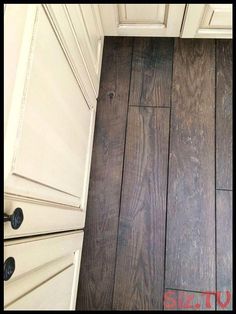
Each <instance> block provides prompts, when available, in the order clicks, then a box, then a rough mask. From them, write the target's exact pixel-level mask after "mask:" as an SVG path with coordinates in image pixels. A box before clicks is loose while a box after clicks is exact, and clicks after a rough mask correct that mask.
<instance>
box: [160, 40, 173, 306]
mask: <svg viewBox="0 0 236 314" xmlns="http://www.w3.org/2000/svg"><path fill="white" fill-rule="evenodd" d="M174 47H175V39H174V40H173V42H172V68H171V77H172V78H171V88H170V107H168V108H169V109H170V111H169V138H168V152H167V153H168V160H167V177H166V216H165V244H164V274H163V301H162V302H163V304H162V309H163V310H164V292H165V280H166V242H167V209H168V194H169V164H170V132H171V109H172V87H173V70H174V52H175V50H174Z"/></svg>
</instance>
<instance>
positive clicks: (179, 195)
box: [165, 39, 215, 291]
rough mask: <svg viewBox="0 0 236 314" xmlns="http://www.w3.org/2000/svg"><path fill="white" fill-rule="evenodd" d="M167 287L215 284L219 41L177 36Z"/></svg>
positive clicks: (195, 288) (198, 288)
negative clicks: (216, 42)
mask: <svg viewBox="0 0 236 314" xmlns="http://www.w3.org/2000/svg"><path fill="white" fill-rule="evenodd" d="M172 89H173V92H172V111H171V131H170V134H171V136H170V161H169V163H170V164H169V181H168V182H169V187H168V207H167V244H166V272H165V273H166V274H165V276H166V284H165V287H166V288H174V289H183V290H193V291H205V290H211V291H212V290H215V145H214V143H215V103H214V101H215V97H214V94H215V41H214V40H206V39H203V40H200V39H197V40H196V39H193V40H192V39H186V40H183V39H176V41H175V51H174V64H173V87H172Z"/></svg>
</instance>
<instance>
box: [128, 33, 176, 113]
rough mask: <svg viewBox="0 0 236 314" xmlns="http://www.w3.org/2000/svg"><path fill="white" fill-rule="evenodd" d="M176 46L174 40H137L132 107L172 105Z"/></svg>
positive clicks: (133, 64)
mask: <svg viewBox="0 0 236 314" xmlns="http://www.w3.org/2000/svg"><path fill="white" fill-rule="evenodd" d="M173 47H174V40H173V38H152V37H151V38H142V37H140V38H135V39H134V53H133V62H132V76H131V85H130V102H129V104H130V105H131V106H132V105H133V106H154V107H156V106H165V107H169V106H170V95H171V81H172V58H173Z"/></svg>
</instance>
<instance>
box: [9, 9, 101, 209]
mask: <svg viewBox="0 0 236 314" xmlns="http://www.w3.org/2000/svg"><path fill="white" fill-rule="evenodd" d="M45 34H47V36H45ZM58 64H60V67H58ZM49 69H50V71H48V70H49ZM75 100H76V102H75ZM94 100H95V103H96V99H95V96H94ZM5 108H6V109H7V111H9V115H8V123H7V126H6V134H5V154H4V161H5V169H4V170H5V172H4V175H5V178H4V179H5V192H6V193H7V194H9V195H16V196H18V195H21V196H24V197H31V198H32V199H35V200H42V201H46V202H47V201H48V202H52V203H53V204H55V203H58V204H65V205H70V206H72V207H78V208H79V207H80V208H81V207H83V205H82V204H85V203H86V200H84V197H85V195H86V188H85V187H87V185H88V184H87V181H88V173H89V168H90V159H91V156H90V155H91V151H92V149H91V148H92V143H91V142H92V137H93V130H94V115H95V111H94V110H95V108H96V106H95V108H94V109H93V110H91V109H89V107H88V106H87V103H86V100H85V98H84V96H83V94H82V92H81V90H80V85H79V82H78V81H77V80H76V77H75V75H74V72H73V68H72V66H71V64H70V62H69V59H68V58H67V57H66V55H65V51H64V49H63V46H62V45H61V43H60V41H59V40H58V36H57V34H56V33H55V29H54V28H53V26H52V25H51V22H50V20H49V19H48V16H47V14H46V12H45V11H44V7H42V6H41V5H29V6H28V7H27V18H26V22H25V28H24V35H23V40H22V45H21V48H20V57H19V62H18V66H17V73H16V80H15V86H14V89H13V95H12V101H11V102H7V103H6V104H5ZM59 109H60V110H59ZM83 209H84V208H83ZM84 210H85V209H84Z"/></svg>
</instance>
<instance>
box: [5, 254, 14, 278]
mask: <svg viewBox="0 0 236 314" xmlns="http://www.w3.org/2000/svg"><path fill="white" fill-rule="evenodd" d="M15 266H16V264H15V259H14V258H13V257H8V258H7V259H6V260H5V262H4V272H3V277H4V281H7V280H9V279H10V278H11V276H12V275H13V273H14V271H15Z"/></svg>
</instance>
